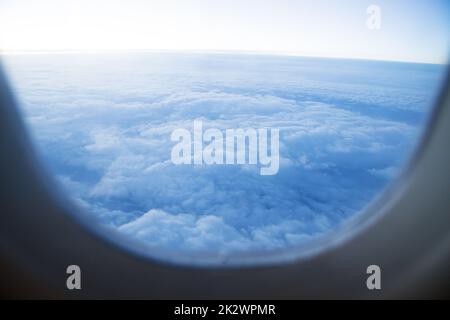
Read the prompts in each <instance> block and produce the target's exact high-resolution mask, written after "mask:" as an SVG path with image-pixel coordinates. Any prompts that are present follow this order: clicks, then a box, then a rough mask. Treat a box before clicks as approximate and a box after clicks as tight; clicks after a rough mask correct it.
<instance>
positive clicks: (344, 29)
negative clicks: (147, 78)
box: [0, 0, 450, 64]
mask: <svg viewBox="0 0 450 320" xmlns="http://www.w3.org/2000/svg"><path fill="white" fill-rule="evenodd" d="M373 4H375V5H378V6H379V7H380V9H381V29H379V30H369V29H368V28H367V27H366V21H367V18H368V16H367V12H366V10H367V8H368V7H369V6H370V5H373ZM449 48H450V2H449V1H447V0H427V1H423V0H344V1H338V0H334V1H333V0H326V1H325V0H314V1H312V0H309V1H306V0H264V1H258V0H246V1H242V0H227V1H219V0H153V1H144V0H126V1H125V0H123V1H117V0H79V1H75V0H66V1H59V0H40V1H33V0H2V1H0V50H1V51H3V52H7V53H8V52H22V53H25V52H28V53H29V52H42V51H109V50H178V51H184V50H200V51H203V50H206V51H251V52H261V53H284V54H294V55H303V56H322V57H342V58H360V59H374V60H394V61H407V62H424V63H441V64H442V63H447V60H448V57H449Z"/></svg>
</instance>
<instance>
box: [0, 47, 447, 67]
mask: <svg viewBox="0 0 450 320" xmlns="http://www.w3.org/2000/svg"><path fill="white" fill-rule="evenodd" d="M114 53H199V54H200V53H205V54H246V55H266V56H291V57H303V58H319V59H341V60H361V61H378V62H397V63H410V64H427V65H448V64H449V63H450V61H449V60H450V59H449V60H447V62H430V61H419V60H399V59H382V58H370V57H348V56H340V55H321V54H317V55H314V54H307V53H300V52H289V51H258V50H214V49H61V50H59V49H56V50H2V49H0V57H1V56H7V55H45V54H49V55H50V54H114Z"/></svg>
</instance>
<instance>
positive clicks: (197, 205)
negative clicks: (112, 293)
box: [11, 55, 438, 252]
mask: <svg viewBox="0 0 450 320" xmlns="http://www.w3.org/2000/svg"><path fill="white" fill-rule="evenodd" d="M175 57H176V56H175ZM17 59H18V60H17V61H15V62H14V61H13V62H11V70H12V73H13V76H14V77H13V78H14V79H16V80H15V81H16V82H15V83H16V84H17V86H16V88H17V90H18V92H19V93H20V98H21V100H23V101H25V103H24V110H25V112H26V114H27V115H28V116H29V119H30V123H31V126H32V129H33V132H34V133H35V136H36V140H37V141H38V144H39V145H40V147H41V148H40V150H41V153H42V154H43V156H44V158H45V159H46V160H47V163H48V165H49V167H50V168H51V169H52V170H53V172H55V174H57V175H58V176H60V177H61V181H62V182H63V184H64V185H65V186H66V188H67V190H69V192H70V193H71V194H72V195H73V197H74V198H76V199H77V201H78V203H80V204H81V205H82V206H83V207H85V208H87V209H88V210H90V211H92V214H95V215H96V216H98V217H99V218H100V220H101V221H102V223H104V224H108V225H112V226H114V227H117V228H118V230H119V231H121V232H124V233H125V234H127V235H130V236H132V237H136V238H137V239H139V240H141V241H143V242H146V243H149V244H151V245H155V246H159V247H162V248H167V249H176V250H186V251H199V250H200V251H202V250H214V251H220V252H229V251H233V250H242V251H246V250H251V249H269V248H277V247H285V246H290V245H295V244H298V243H301V242H304V241H307V240H309V239H311V238H312V237H315V236H317V235H319V234H322V233H324V232H326V231H328V230H330V229H332V228H333V227H335V226H336V225H338V224H339V223H341V222H342V221H344V220H345V219H346V218H348V217H349V216H351V215H353V214H355V212H357V211H358V210H360V209H361V208H363V207H364V206H365V205H366V204H367V203H368V202H369V201H370V200H371V199H372V197H373V196H374V195H375V194H376V193H377V192H380V190H382V188H383V187H384V186H385V184H386V183H387V182H388V181H389V179H392V178H393V177H394V175H395V172H396V171H397V169H396V168H399V167H400V166H401V165H402V163H403V161H404V160H405V158H406V156H407V155H408V154H409V152H410V150H411V148H412V146H413V143H414V140H415V138H416V136H417V134H418V129H419V127H420V126H419V124H420V121H421V119H423V117H424V114H425V110H426V107H427V101H430V100H431V96H432V92H433V91H432V90H431V91H430V86H432V84H433V83H434V84H435V85H436V84H437V83H438V76H437V74H438V73H437V71H436V70H434V69H433V70H431V71H433V72H431V71H429V70H428V71H424V70H423V69H422V67H418V66H414V65H410V66H409V69H408V68H406V67H405V66H402V67H401V68H396V67H395V65H392V64H388V65H381V66H382V67H384V69H382V70H381V71H380V72H379V73H376V72H375V71H376V70H375V69H374V65H372V64H371V63H369V62H367V65H364V64H361V65H356V66H355V64H354V62H339V64H340V69H339V70H340V73H339V76H338V79H339V80H340V81H336V79H335V78H336V77H337V75H336V74H333V72H332V70H331V71H329V70H328V69H327V70H324V67H323V66H322V65H321V63H320V60H319V61H317V60H304V59H292V58H290V59H289V65H288V67H289V68H288V67H286V65H285V63H286V62H283V61H282V60H279V59H281V58H275V57H272V58H268V57H258V58H255V57H252V58H249V57H242V59H240V60H236V58H234V57H228V58H225V57H224V56H220V55H219V56H203V55H200V56H196V57H188V58H186V57H184V58H180V59H175V60H170V59H168V60H164V59H162V60H161V58H160V57H159V56H155V55H128V56H120V55H119V56H116V55H106V56H103V57H102V61H101V63H100V61H98V60H97V58H96V57H95V56H84V57H78V56H67V57H65V56H64V55H63V56H62V57H61V56H58V57H55V58H51V59H50V58H49V57H46V56H43V57H40V56H36V57H26V58H24V57H18V58H17ZM21 59H22V60H21ZM23 59H25V60H23ZM26 59H29V60H26ZM67 59H69V60H70V63H69V62H68V61H67ZM245 59H250V60H248V61H246V60H245ZM252 59H253V60H252ZM255 59H260V61H259V63H256V62H255ZM153 60H154V61H155V62H152V61H153ZM194 60H195V61H194ZM242 60H244V61H242ZM194 62H195V65H196V66H197V68H198V69H195V68H194V70H196V71H195V72H193V71H192V70H193V69H192V63H194ZM322 63H323V62H322ZM346 64H349V70H352V71H351V72H350V71H349V72H348V73H347V72H346V69H345V66H346ZM243 65H244V66H245V67H246V68H243V67H242V66H243ZM376 66H377V67H378V68H379V67H380V65H378V64H377V65H376ZM350 67H351V68H350ZM352 68H360V69H358V72H357V73H355V71H354V69H352ZM390 68H393V69H390ZM325 69H326V68H325ZM124 70H126V72H125V73H124ZM279 70H283V72H280V71H279ZM374 70H375V71H374ZM328 71H329V72H328ZM374 72H375V73H374ZM365 73H371V78H365V77H362V76H361V77H360V76H359V75H364V74H365ZM411 74H413V75H414V74H415V75H417V76H416V77H412V76H411ZM433 81H434V82H433ZM392 83H395V85H392ZM412 83H413V84H414V85H413V84H412ZM417 83H419V84H423V89H418V88H420V86H419V87H417V86H416V85H417ZM436 87H437V85H436ZM197 118H200V119H202V120H203V123H204V125H205V129H207V128H208V127H214V128H219V129H221V130H225V129H227V128H237V127H239V128H248V127H251V128H261V127H269V128H279V129H280V148H281V150H280V155H281V162H280V171H279V173H278V175H276V176H273V177H261V176H260V175H259V171H258V169H257V168H255V167H251V166H241V167H240V166H200V167H194V166H175V165H173V164H172V163H171V161H170V154H171V148H172V146H173V143H172V142H171V141H170V134H171V132H172V131H173V130H174V129H176V128H187V129H190V128H191V127H192V125H193V120H194V119H197Z"/></svg>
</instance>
